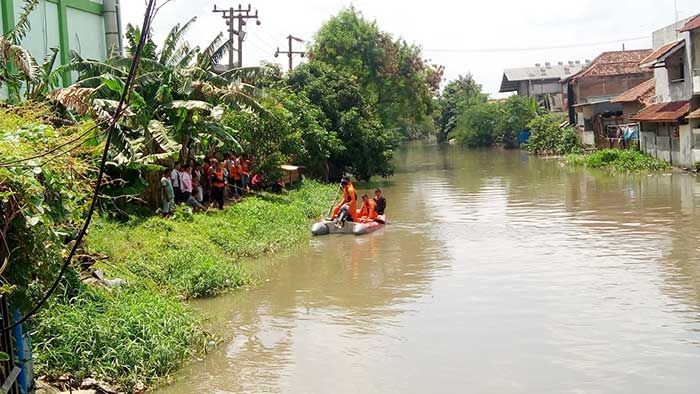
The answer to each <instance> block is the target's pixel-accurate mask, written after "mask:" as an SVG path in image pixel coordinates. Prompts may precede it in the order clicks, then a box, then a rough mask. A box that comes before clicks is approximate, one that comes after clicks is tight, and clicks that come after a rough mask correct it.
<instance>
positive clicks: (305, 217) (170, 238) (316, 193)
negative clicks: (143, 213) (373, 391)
mask: <svg viewBox="0 0 700 394" xmlns="http://www.w3.org/2000/svg"><path fill="white" fill-rule="evenodd" d="M334 191H335V189H334V188H333V187H332V186H326V185H321V184H319V183H316V182H312V181H306V182H305V183H304V186H302V187H301V189H300V190H298V191H293V192H290V193H289V195H288V196H284V197H276V198H274V199H273V200H268V199H266V198H265V197H262V198H249V199H245V200H244V201H243V202H242V203H240V204H236V205H233V206H231V207H228V208H227V209H226V210H224V211H222V212H219V211H216V212H209V213H208V214H204V215H194V216H191V215H182V214H181V213H180V211H178V213H177V215H176V218H177V219H176V220H175V221H172V220H169V219H163V218H159V217H152V218H149V219H147V220H145V221H140V220H137V219H134V220H133V221H131V222H129V223H125V224H122V223H116V222H106V221H102V222H99V223H98V224H97V225H96V226H95V227H94V228H93V230H92V231H93V232H92V234H91V237H90V239H89V242H88V246H89V248H90V250H92V251H96V252H99V253H104V254H106V255H108V256H110V262H111V264H112V265H113V266H114V267H117V271H114V275H120V276H125V277H127V278H129V277H132V278H134V279H137V278H148V279H150V280H153V281H154V282H155V283H156V284H158V286H160V287H164V288H168V289H170V291H172V292H174V293H176V294H178V295H181V296H183V297H185V298H191V297H201V296H211V295H215V294H218V293H221V292H223V291H225V290H228V289H231V288H233V287H236V286H239V285H241V284H244V283H248V282H249V281H250V277H249V275H248V273H246V272H245V270H244V269H243V268H241V266H240V265H239V262H240V259H241V258H246V257H254V256H259V255H262V254H266V253H271V252H274V251H276V250H279V249H284V248H288V247H291V246H293V245H295V244H297V243H298V242H299V241H300V240H303V239H306V237H308V231H307V230H308V229H307V227H308V223H309V219H310V218H312V217H317V216H318V215H320V214H321V213H322V212H323V211H325V210H326V209H328V204H329V203H330V200H331V199H332V198H333V193H334ZM105 269H106V270H107V272H110V266H106V267H105ZM112 269H113V268H112Z"/></svg>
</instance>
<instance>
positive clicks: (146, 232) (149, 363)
mask: <svg viewBox="0 0 700 394" xmlns="http://www.w3.org/2000/svg"><path fill="white" fill-rule="evenodd" d="M334 194H335V187H334V186H329V185H323V184H320V183H317V182H313V181H305V182H304V183H303V185H302V186H301V187H300V188H299V189H298V190H294V191H291V192H289V193H288V194H286V195H268V194H263V195H260V196H258V197H255V198H249V199H246V200H244V201H243V202H242V203H239V204H236V205H232V206H229V207H227V208H226V209H225V210H224V211H221V212H219V211H216V212H210V213H207V214H203V215H194V216H193V215H190V214H188V213H187V212H186V211H185V210H181V211H178V217H177V218H176V219H173V220H170V219H163V218H159V217H149V218H137V217H134V218H132V219H131V220H129V221H128V222H126V223H119V222H113V221H108V220H106V219H101V220H99V221H98V222H97V223H95V225H94V226H93V228H92V232H91V234H90V237H89V239H88V242H87V250H88V251H89V252H90V253H93V254H95V253H96V254H98V255H104V256H106V260H103V261H100V262H98V263H97V265H96V267H95V268H98V269H101V270H103V271H104V275H105V277H108V278H122V279H124V280H125V281H126V284H125V285H122V286H117V287H115V288H103V287H96V286H92V285H85V284H82V283H81V284H79V285H77V286H74V287H73V288H72V289H71V294H66V295H64V296H62V297H59V298H58V299H56V300H55V301H54V302H52V304H51V306H50V308H49V309H47V310H46V311H44V312H43V313H42V314H41V315H40V316H39V318H38V319H36V321H35V322H33V336H34V348H35V360H36V368H37V371H36V373H37V374H39V375H42V374H45V375H48V376H51V377H58V376H60V375H62V374H63V373H66V372H70V373H71V374H73V376H74V377H75V378H76V379H78V380H81V379H84V378H86V377H95V378H98V379H104V380H108V381H113V382H114V383H117V384H119V385H121V386H123V387H125V388H127V389H129V390H133V389H135V388H137V387H143V386H147V385H150V384H152V383H153V382H154V381H156V380H157V379H158V378H161V377H163V376H166V375H167V374H169V373H170V372H172V371H173V370H174V369H176V368H177V367H178V366H179V365H180V364H181V363H182V362H183V361H185V360H186V359H187V358H188V357H189V355H190V354H192V353H197V352H202V351H204V350H205V349H206V343H207V341H208V340H210V339H211V338H209V336H208V335H207V334H206V333H204V332H203V331H202V330H201V328H200V320H199V319H200V317H198V316H196V315H195V314H194V313H193V312H192V311H191V310H190V309H189V308H188V307H187V306H186V305H185V304H184V303H183V300H184V299H186V298H192V297H202V296H210V295H215V294H219V293H221V292H224V291H227V290H231V289H234V288H236V287H239V286H241V285H245V284H251V283H254V281H255V270H254V269H249V267H250V266H248V267H247V266H246V265H245V264H242V263H243V262H244V261H246V260H250V259H252V258H254V257H259V256H262V255H265V254H268V253H272V252H275V251H278V250H281V249H287V248H290V247H294V246H295V245H298V244H300V243H301V242H302V241H304V240H306V239H308V237H309V232H308V225H309V221H310V219H315V218H317V217H319V216H320V215H321V214H322V213H324V212H325V211H326V210H327V209H328V206H329V202H330V201H331V200H332V198H333V196H334ZM249 264H251V263H249Z"/></svg>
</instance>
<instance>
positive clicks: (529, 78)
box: [500, 61, 585, 112]
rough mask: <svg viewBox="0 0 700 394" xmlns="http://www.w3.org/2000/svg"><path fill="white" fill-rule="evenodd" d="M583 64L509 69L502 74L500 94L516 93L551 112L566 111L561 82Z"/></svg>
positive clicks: (538, 65) (572, 63) (540, 65)
mask: <svg viewBox="0 0 700 394" xmlns="http://www.w3.org/2000/svg"><path fill="white" fill-rule="evenodd" d="M584 66H585V64H582V63H581V62H580V61H576V62H573V61H570V62H568V63H566V64H565V63H563V62H559V63H558V64H556V65H552V64H551V63H545V64H544V65H542V64H539V63H538V64H536V65H535V67H521V68H510V69H507V70H505V71H504V72H503V79H502V81H501V89H500V92H501V93H508V92H517V94H518V95H519V96H525V97H532V98H534V99H535V100H537V102H538V103H540V105H541V106H542V107H543V108H546V109H548V110H550V111H552V112H562V111H565V110H566V105H567V103H566V92H564V91H563V90H562V85H561V80H562V79H563V78H566V77H568V76H570V75H572V74H575V73H577V72H579V71H580V70H581V69H582V68H583V67H584Z"/></svg>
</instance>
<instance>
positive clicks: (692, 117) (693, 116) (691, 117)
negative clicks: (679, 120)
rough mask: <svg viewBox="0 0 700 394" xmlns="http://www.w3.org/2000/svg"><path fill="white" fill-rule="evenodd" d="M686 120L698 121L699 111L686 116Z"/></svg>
mask: <svg viewBox="0 0 700 394" xmlns="http://www.w3.org/2000/svg"><path fill="white" fill-rule="evenodd" d="M687 118H688V119H700V109H696V110H695V111H693V112H691V113H690V114H688V116H687Z"/></svg>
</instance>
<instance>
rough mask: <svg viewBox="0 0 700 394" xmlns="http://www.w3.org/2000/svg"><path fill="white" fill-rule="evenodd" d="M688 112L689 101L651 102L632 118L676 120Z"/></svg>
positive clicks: (647, 120)
mask: <svg viewBox="0 0 700 394" xmlns="http://www.w3.org/2000/svg"><path fill="white" fill-rule="evenodd" d="M688 112H690V102H688V101H675V102H671V103H658V104H652V105H650V106H648V107H646V108H644V109H643V110H641V111H639V113H638V114H637V115H635V116H634V117H633V118H632V120H636V121H641V122H659V123H660V122H677V121H678V120H679V119H681V118H683V117H684V116H686V115H688Z"/></svg>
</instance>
